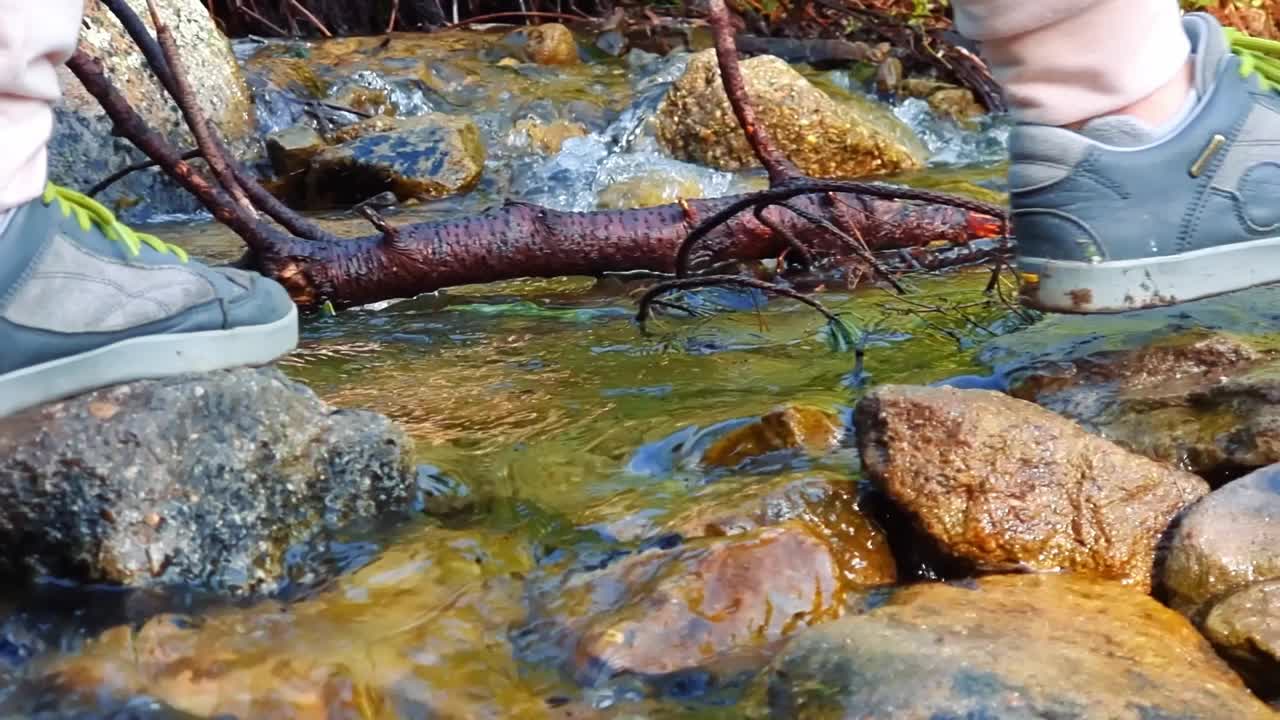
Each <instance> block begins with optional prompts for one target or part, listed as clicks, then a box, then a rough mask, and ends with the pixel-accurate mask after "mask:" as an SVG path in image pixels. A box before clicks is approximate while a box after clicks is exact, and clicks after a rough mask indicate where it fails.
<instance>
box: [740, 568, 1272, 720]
mask: <svg viewBox="0 0 1280 720" xmlns="http://www.w3.org/2000/svg"><path fill="white" fill-rule="evenodd" d="M765 682H766V683H767V695H768V702H769V706H770V710H771V712H772V717H775V718H780V719H781V718H786V719H787V720H810V719H815V720H816V719H826V718H871V717H876V718H881V717H883V718H889V717H891V718H895V720H896V719H901V720H932V719H934V718H961V717H963V718H1009V719H1022V718H1025V719H1026V720H1032V719H1037V718H1049V717H1052V718H1103V717H1105V718H1116V719H1117V720H1119V719H1132V720H1150V719H1151V718H1182V719H1185V720H1192V719H1198V718H1204V719H1205V720H1208V719H1209V718H1270V717H1274V714H1273V713H1272V711H1271V710H1270V709H1268V708H1267V706H1266V705H1264V704H1263V703H1262V702H1261V701H1259V700H1258V699H1257V698H1255V697H1253V696H1252V695H1250V694H1249V692H1248V690H1246V689H1245V688H1244V686H1243V684H1242V683H1241V681H1240V678H1239V677H1238V676H1236V675H1235V674H1234V673H1233V672H1232V671H1231V670H1230V669H1229V668H1228V667H1227V666H1226V665H1225V664H1224V663H1223V661H1222V660H1221V659H1220V658H1218V657H1217V656H1216V655H1215V654H1214V652H1213V649H1212V648H1211V647H1210V646H1209V644H1208V643H1207V642H1206V641H1205V640H1204V638H1202V637H1201V636H1200V635H1199V634H1198V633H1197V632H1196V630H1195V629H1194V628H1193V627H1192V626H1191V624H1190V623H1188V622H1187V621H1186V620H1185V619H1184V618H1183V617H1182V616H1180V615H1178V614H1177V613H1175V612H1173V611H1172V610H1169V609H1167V608H1165V607H1163V606H1161V605H1160V604H1159V603H1157V602H1155V601H1154V600H1152V599H1151V598H1149V597H1146V596H1144V595H1142V594H1141V593H1139V592H1137V591H1136V590H1135V589H1133V588H1128V587H1124V586H1122V585H1119V584H1116V583H1100V582H1096V581H1089V580H1087V579H1085V578H1081V577H1078V576H1071V575H1047V576H1038V575H1013V576H993V577H988V578H983V579H980V580H976V581H966V582H965V583H964V584H956V585H950V584H939V583H933V584H924V585H915V586H912V587H908V588H904V589H902V590H899V591H897V592H896V593H894V594H893V596H892V597H891V598H889V600H888V601H887V602H885V603H884V604H883V605H881V606H878V607H876V608H874V609H871V610H869V611H868V612H866V613H865V614H862V615H857V616H850V617H846V618H844V619H842V620H837V621H835V622H832V623H827V624H824V625H820V626H818V627H815V628H811V629H809V630H806V631H805V632H803V633H801V634H799V635H797V636H796V637H795V638H793V639H792V640H791V641H789V642H788V643H787V645H786V647H785V648H784V649H783V651H782V653H781V654H780V655H779V656H778V658H776V659H775V660H774V661H773V664H772V665H771V667H770V670H769V672H768V673H767V675H766V676H765Z"/></svg>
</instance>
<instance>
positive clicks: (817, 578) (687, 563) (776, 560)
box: [537, 522, 850, 676]
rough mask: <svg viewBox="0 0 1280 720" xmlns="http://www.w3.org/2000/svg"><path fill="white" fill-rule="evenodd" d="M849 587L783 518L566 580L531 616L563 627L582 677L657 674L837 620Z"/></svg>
mask: <svg viewBox="0 0 1280 720" xmlns="http://www.w3.org/2000/svg"><path fill="white" fill-rule="evenodd" d="M849 589H850V588H848V587H847V585H846V583H845V582H844V580H843V578H842V575H841V572H840V567H839V564H838V560H837V556H836V554H835V553H834V552H833V550H832V548H831V547H830V546H829V545H828V544H827V543H826V542H825V541H824V540H822V539H821V538H819V537H817V536H816V535H814V534H813V533H812V532H810V531H809V530H808V529H807V528H806V527H805V526H804V524H803V523H800V522H789V523H784V524H782V525H779V526H776V527H769V528H764V529H761V530H755V531H751V532H746V533H742V534H738V535H732V536H727V537H718V538H704V539H700V540H694V541H692V542H689V543H686V544H683V545H680V546H678V547H675V548H671V549H659V550H649V551H645V552H642V553H639V554H637V555H632V556H630V557H627V558H624V559H622V560H619V561H616V562H614V563H613V564H611V565H609V566H608V567H606V568H604V569H603V570H600V571H596V572H590V573H585V574H581V575H576V576H570V578H569V579H568V580H567V581H566V582H564V583H563V584H562V585H555V586H553V587H552V589H551V590H549V591H548V592H547V593H546V594H545V595H544V596H543V598H542V599H543V602H544V603H545V604H540V607H539V609H538V611H537V614H539V615H542V616H544V617H550V618H551V619H552V620H553V621H554V622H555V623H556V624H557V625H559V626H561V627H562V628H564V630H565V633H564V634H565V636H566V638H567V642H568V644H569V646H570V647H571V648H572V651H571V654H572V656H573V661H574V666H575V670H576V672H577V673H578V674H579V675H580V676H593V675H595V674H596V673H599V672H602V671H603V672H605V673H609V674H613V673H635V674H639V675H644V676H662V675H667V674H669V673H674V672H677V671H682V670H689V669H693V668H706V667H710V666H712V665H714V664H715V663H717V662H721V661H727V660H728V659H729V658H731V657H734V656H740V655H743V654H747V653H751V652H753V651H755V652H758V651H759V650H760V648H761V647H762V646H763V645H766V644H768V643H771V642H775V641H777V640H779V639H781V638H783V637H786V636H787V635H790V634H791V633H793V632H795V631H797V630H799V629H801V628H804V627H807V626H809V625H812V624H815V623H819V622H823V621H826V620H830V619H833V618H836V617H839V616H840V614H841V613H842V612H843V607H844V598H845V595H846V593H847V592H848V590H849Z"/></svg>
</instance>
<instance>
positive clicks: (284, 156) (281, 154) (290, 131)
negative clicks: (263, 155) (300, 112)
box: [267, 125, 326, 176]
mask: <svg viewBox="0 0 1280 720" xmlns="http://www.w3.org/2000/svg"><path fill="white" fill-rule="evenodd" d="M325 146H326V143H325V139H324V138H323V137H322V136H321V135H320V133H318V132H316V130H315V129H314V128H311V127H308V126H306V125H294V126H293V127H288V128H285V129H284V130H277V131H276V132H273V133H271V134H270V135H268V136H267V157H268V158H270V159H271V167H272V169H273V170H275V171H276V174H277V175H281V176H289V175H298V174H301V173H305V172H306V171H307V168H308V167H310V165H311V159H312V158H314V157H315V156H316V155H319V154H320V151H321V150H324V148H325Z"/></svg>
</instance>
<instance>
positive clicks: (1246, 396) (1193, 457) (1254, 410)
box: [1010, 331, 1280, 481]
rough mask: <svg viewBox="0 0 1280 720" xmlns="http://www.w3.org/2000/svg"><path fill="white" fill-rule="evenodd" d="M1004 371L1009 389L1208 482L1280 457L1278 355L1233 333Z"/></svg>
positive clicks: (1196, 335) (1195, 335)
mask: <svg viewBox="0 0 1280 720" xmlns="http://www.w3.org/2000/svg"><path fill="white" fill-rule="evenodd" d="M1010 379H1011V388H1010V393H1011V394H1013V395H1015V396H1017V397H1020V398H1023V399H1026V400H1032V401H1034V402H1036V403H1037V404H1039V405H1042V406H1044V407H1046V408H1048V409H1050V410H1053V411H1054V412H1057V413H1059V414H1062V415H1066V416H1067V417H1070V418H1072V419H1075V420H1077V421H1079V422H1080V423H1081V424H1083V425H1084V426H1085V427H1086V428H1089V429H1091V430H1093V431H1095V432H1096V433H1098V434H1100V435H1102V436H1104V437H1106V438H1108V439H1110V440H1112V441H1114V442H1115V443H1117V444H1119V445H1121V446H1123V447H1125V448H1128V449H1130V450H1132V451H1134V452H1137V453H1139V454H1142V455H1146V456H1147V457H1150V458H1154V459H1156V460H1161V461H1164V462H1168V463H1171V464H1176V465H1179V466H1181V467H1183V468H1185V469H1187V470H1190V471H1192V472H1195V473H1197V474H1200V475H1203V476H1205V477H1208V478H1210V479H1213V480H1215V481H1221V480H1226V479H1230V478H1231V477H1238V476H1239V475H1241V474H1243V472H1247V471H1248V470H1251V469H1254V468H1258V467H1262V466H1265V465H1270V464H1271V463H1275V462H1280V404H1277V402H1276V401H1277V400H1278V399H1280V362H1277V361H1276V360H1274V359H1273V355H1272V354H1271V353H1269V352H1264V351H1262V350H1258V349H1256V348H1255V347H1254V346H1253V344H1252V343H1251V342H1249V341H1246V340H1244V339H1241V338H1238V337H1235V336H1233V335H1229V334H1225V333H1221V332H1211V331H1194V332H1189V333H1183V334H1181V335H1177V336H1174V337H1170V338H1165V339H1162V340H1160V341H1159V342H1157V343H1155V344H1152V345H1148V346H1145V347H1141V348H1137V349H1124V350H1117V351H1101V352H1092V353H1087V354H1084V355H1081V356H1079V357H1072V356H1070V355H1069V354H1068V355H1067V356H1065V357H1061V358H1047V359H1044V360H1041V361H1037V362H1034V363H1031V364H1029V365H1028V366H1025V367H1021V368H1017V369H1015V370H1013V371H1012V372H1011V377H1010Z"/></svg>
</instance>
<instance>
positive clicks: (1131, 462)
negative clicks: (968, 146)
mask: <svg viewBox="0 0 1280 720" xmlns="http://www.w3.org/2000/svg"><path fill="white" fill-rule="evenodd" d="M855 425H856V427H857V432H858V447H859V450H860V452H861V454H862V463H863V468H864V470H865V472H866V474H867V476H868V477H869V478H870V479H871V480H872V482H873V483H874V484H875V485H876V487H877V488H879V489H880V490H881V491H883V492H884V494H885V495H886V496H887V497H888V498H889V500H890V501H892V503H893V504H894V506H895V507H897V508H898V509H900V510H901V511H902V512H903V513H904V514H905V515H906V516H908V517H909V518H910V519H911V521H912V523H913V525H914V527H915V528H916V529H917V530H918V531H920V532H922V533H923V534H924V535H925V536H926V537H928V538H929V539H930V540H931V541H933V543H936V544H937V546H938V547H939V549H941V550H942V552H943V553H944V554H945V555H947V556H949V557H951V558H954V559H957V560H959V561H961V562H962V563H963V564H965V565H969V566H971V567H972V568H973V569H976V570H978V571H1005V570H1010V569H1015V568H1022V569H1030V570H1038V571H1054V570H1071V571H1075V572H1081V573H1087V574H1091V575H1094V576H1097V577H1102V578H1108V579H1114V580H1119V581H1122V582H1124V583H1128V584H1132V585H1134V586H1135V587H1137V588H1139V589H1141V590H1148V589H1149V588H1150V586H1151V575H1152V567H1153V563H1154V559H1155V551H1156V547H1157V543H1158V542H1159V540H1160V538H1161V536H1162V535H1163V534H1164V532H1165V530H1166V529H1167V528H1168V526H1169V523H1170V521H1172V520H1173V519H1174V517H1175V516H1176V515H1177V514H1178V513H1179V511H1181V510H1182V509H1183V508H1184V507H1186V506H1187V505H1189V504H1191V503H1192V502H1194V501H1195V500H1196V499H1197V498H1199V497H1201V496H1203V495H1204V494H1205V493H1207V492H1208V486H1207V484H1206V483H1205V482H1204V481H1203V480H1201V479H1200V478H1198V477H1196V476H1195V475H1192V474H1190V473H1187V472H1184V471H1181V470H1177V469H1176V468H1173V467H1170V466H1168V465H1164V464H1162V463H1158V462H1154V461H1152V460H1149V459H1147V458H1144V457H1141V456H1139V455H1135V454H1133V453H1130V452H1128V451H1127V450H1124V449H1123V448H1120V447H1118V446H1116V445H1114V444H1112V443H1110V442H1108V441H1106V440H1103V439H1102V438H1099V437H1097V436H1096V435H1092V434H1090V433H1088V432H1086V431H1085V430H1084V429H1082V428H1080V427H1079V426H1078V425H1076V424H1075V423H1073V422H1071V421H1070V420H1067V419H1065V418H1063V417H1060V416H1058V415H1055V414H1053V413H1051V412H1049V411H1047V410H1045V409H1043V408H1041V407H1038V406H1036V405H1033V404H1031V403H1029V402H1025V401H1022V400H1018V399H1015V398H1011V397H1008V396H1007V395H1003V394H1001V393H996V392H991V391H986V390H958V389H955V388H948V387H936V388H927V387H912V386H894V385H886V386H882V387H879V388H876V389H875V390H873V391H872V392H870V393H868V395H867V396H866V397H865V398H864V399H863V400H862V401H861V402H860V403H859V404H858V406H857V409H856V410H855Z"/></svg>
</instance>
